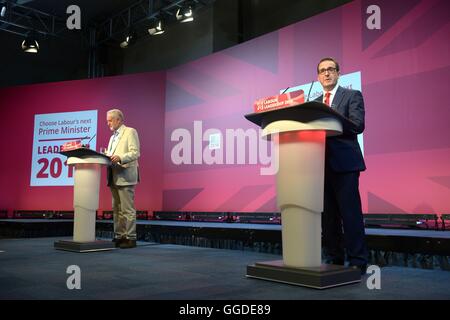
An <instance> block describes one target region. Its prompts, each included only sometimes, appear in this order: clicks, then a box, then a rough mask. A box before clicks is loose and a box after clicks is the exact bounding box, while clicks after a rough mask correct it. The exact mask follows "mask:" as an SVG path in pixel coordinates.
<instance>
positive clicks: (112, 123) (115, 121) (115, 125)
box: [106, 114, 122, 131]
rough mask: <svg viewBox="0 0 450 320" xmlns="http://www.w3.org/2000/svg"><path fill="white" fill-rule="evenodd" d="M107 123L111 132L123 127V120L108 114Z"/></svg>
mask: <svg viewBox="0 0 450 320" xmlns="http://www.w3.org/2000/svg"><path fill="white" fill-rule="evenodd" d="M106 123H107V125H108V127H109V130H111V131H115V130H117V129H119V127H120V126H121V125H122V120H121V119H120V118H117V117H115V116H113V115H112V114H107V115H106Z"/></svg>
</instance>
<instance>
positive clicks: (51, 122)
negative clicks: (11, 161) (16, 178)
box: [30, 110, 97, 186]
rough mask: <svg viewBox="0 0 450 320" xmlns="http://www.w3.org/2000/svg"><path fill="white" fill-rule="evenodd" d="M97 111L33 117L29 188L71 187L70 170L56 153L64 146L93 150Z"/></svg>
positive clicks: (71, 173)
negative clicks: (82, 146)
mask: <svg viewBox="0 0 450 320" xmlns="http://www.w3.org/2000/svg"><path fill="white" fill-rule="evenodd" d="M96 133H97V110H89V111H77V112H61V113H48V114H37V115H35V116H34V137H33V154H32V162H31V178H30V185H31V186H71V185H73V167H71V166H67V162H66V161H67V158H66V157H65V156H63V155H61V154H59V152H60V151H61V146H62V145H63V144H65V143H68V142H70V143H72V142H73V143H77V144H80V142H82V143H83V144H86V143H88V142H89V140H90V139H91V138H92V137H94V138H93V139H92V140H91V141H90V142H89V145H90V148H91V149H94V150H95V147H96V143H97V140H96Z"/></svg>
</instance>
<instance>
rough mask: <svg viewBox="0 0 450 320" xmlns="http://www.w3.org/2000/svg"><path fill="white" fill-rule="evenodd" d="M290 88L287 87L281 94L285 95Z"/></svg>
mask: <svg viewBox="0 0 450 320" xmlns="http://www.w3.org/2000/svg"><path fill="white" fill-rule="evenodd" d="M289 88H290V87H287V88H286V89H284V91H283V92H282V93H281V94H284V93H285V92H286V91H288V89H289Z"/></svg>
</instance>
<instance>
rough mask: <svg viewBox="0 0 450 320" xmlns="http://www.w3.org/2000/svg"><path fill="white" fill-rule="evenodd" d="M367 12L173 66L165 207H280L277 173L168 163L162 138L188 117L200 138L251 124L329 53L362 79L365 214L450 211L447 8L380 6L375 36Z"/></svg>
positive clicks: (358, 8)
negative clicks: (268, 100)
mask: <svg viewBox="0 0 450 320" xmlns="http://www.w3.org/2000/svg"><path fill="white" fill-rule="evenodd" d="M371 4H374V3H373V1H365V0H364V1H353V2H352V3H350V4H348V5H345V6H342V7H339V8H337V9H335V10H331V11H328V12H326V13H323V14H321V15H318V16H315V17H313V18H310V19H308V20H305V21H302V22H299V23H296V24H293V25H290V26H288V27H286V28H283V29H281V30H279V31H276V32H273V33H270V34H267V35H265V36H262V37H260V38H257V39H254V40H252V41H250V42H247V43H244V44H242V45H239V46H236V47H233V48H230V49H227V50H224V51H222V52H219V53H216V54H213V55H211V56H208V57H205V58H203V59H199V60H197V61H194V62H191V63H188V64H185V65H183V66H180V67H177V68H174V69H172V70H169V71H168V73H167V98H166V128H165V139H166V141H165V174H164V209H167V210H169V209H171V210H188V211H189V210H205V211H206V210H207V211H216V210H217V211H273V210H276V207H275V188H274V180H273V177H267V176H260V175H259V166H258V165H247V166H224V165H214V166H211V165H189V166H186V165H185V166H175V165H173V164H172V163H171V161H170V150H171V148H172V147H173V146H174V145H175V143H174V142H171V141H170V139H169V138H170V133H171V132H172V131H173V130H174V129H175V128H179V127H184V128H187V129H189V128H192V122H193V121H195V120H203V128H204V130H206V128H218V129H221V131H222V132H224V129H225V128H235V129H237V128H244V129H248V128H254V126H253V125H252V124H250V123H248V122H247V121H246V120H245V119H244V117H243V115H244V114H247V113H250V112H251V110H252V109H251V108H252V102H253V101H254V100H256V99H257V98H260V97H264V96H270V95H273V94H276V93H278V92H279V90H280V89H282V88H286V87H288V86H296V85H300V84H303V83H309V82H311V81H312V80H315V79H316V73H315V70H316V65H317V62H318V61H319V60H320V58H321V57H324V56H332V57H335V58H336V59H338V60H339V61H340V63H341V72H342V73H344V74H345V73H351V72H355V71H361V76H362V91H363V95H364V97H365V102H366V131H365V133H364V146H365V158H366V162H367V167H368V170H367V171H366V172H364V173H363V174H362V175H361V189H360V190H361V196H362V201H363V209H364V212H372V213H384V212H386V213H403V212H405V213H443V212H450V200H449V199H450V189H449V188H450V139H449V137H450V126H449V124H448V121H449V119H450V109H449V107H448V98H447V97H446V92H447V90H448V89H447V87H448V84H449V83H450V73H449V71H450V60H449V57H450V55H449V51H450V50H449V49H450V44H449V43H450V42H449V41H448V39H450V3H449V2H448V1H445V0H441V1H439V0H427V1H419V0H410V1H387V0H385V1H376V4H377V5H379V6H380V9H381V18H382V28H381V30H368V29H367V28H366V19H367V17H368V15H367V14H366V13H365V12H366V8H367V6H369V5H371ZM190 130H191V132H192V129H190ZM168 137H169V138H168ZM299 192H301V191H299Z"/></svg>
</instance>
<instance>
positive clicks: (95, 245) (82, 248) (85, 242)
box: [54, 148, 115, 252]
mask: <svg viewBox="0 0 450 320" xmlns="http://www.w3.org/2000/svg"><path fill="white" fill-rule="evenodd" d="M61 154H63V155H65V156H67V157H68V159H67V164H68V165H70V166H74V167H75V168H74V197H73V207H74V224H73V240H72V241H65V240H60V241H57V242H55V244H54V246H55V249H59V250H67V251H74V252H91V251H103V250H111V249H115V246H114V243H112V242H111V241H99V240H96V239H95V222H96V211H97V209H98V203H99V191H100V176H101V168H102V166H105V165H109V164H110V160H109V158H108V157H107V156H105V155H103V154H101V153H98V152H96V151H94V150H90V149H87V148H78V149H75V150H71V151H66V152H61Z"/></svg>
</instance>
